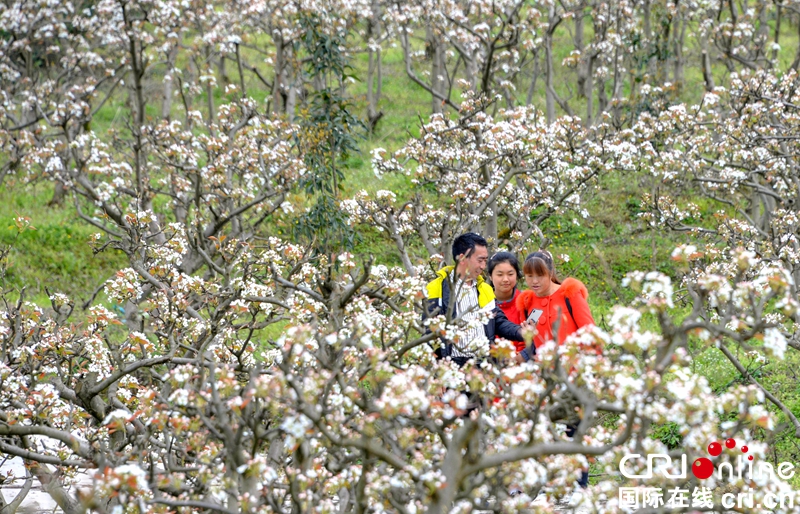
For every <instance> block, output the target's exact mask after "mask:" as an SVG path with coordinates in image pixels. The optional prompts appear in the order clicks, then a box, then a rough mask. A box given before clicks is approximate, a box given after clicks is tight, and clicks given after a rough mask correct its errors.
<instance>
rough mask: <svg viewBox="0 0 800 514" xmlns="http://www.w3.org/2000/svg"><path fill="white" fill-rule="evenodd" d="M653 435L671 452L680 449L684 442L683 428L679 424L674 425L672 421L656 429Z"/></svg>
mask: <svg viewBox="0 0 800 514" xmlns="http://www.w3.org/2000/svg"><path fill="white" fill-rule="evenodd" d="M652 433H653V437H654V438H655V439H658V440H659V441H661V442H662V443H664V445H666V447H667V448H669V449H670V450H675V449H677V448H680V446H681V443H682V442H683V436H682V435H681V428H680V427H679V426H678V424H677V423H673V422H671V421H670V422H669V423H665V424H663V425H659V426H657V427H655V428H654V429H653V432H652Z"/></svg>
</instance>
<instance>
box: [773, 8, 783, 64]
mask: <svg viewBox="0 0 800 514" xmlns="http://www.w3.org/2000/svg"><path fill="white" fill-rule="evenodd" d="M782 14H783V10H782V9H781V4H778V12H777V13H776V14H775V48H773V49H772V61H773V63H774V64H775V65H776V66H777V64H778V48H777V46H778V45H780V43H781V41H780V40H781V19H782V18H783V16H782Z"/></svg>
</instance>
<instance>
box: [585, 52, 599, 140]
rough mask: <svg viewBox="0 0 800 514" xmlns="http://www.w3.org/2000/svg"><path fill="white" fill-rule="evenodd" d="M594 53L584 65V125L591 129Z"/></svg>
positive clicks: (592, 117)
mask: <svg viewBox="0 0 800 514" xmlns="http://www.w3.org/2000/svg"><path fill="white" fill-rule="evenodd" d="M595 59H597V57H596V55H595V54H594V52H592V55H591V56H590V57H589V59H587V63H586V121H585V123H584V125H586V126H587V127H591V126H592V123H593V119H594V61H595Z"/></svg>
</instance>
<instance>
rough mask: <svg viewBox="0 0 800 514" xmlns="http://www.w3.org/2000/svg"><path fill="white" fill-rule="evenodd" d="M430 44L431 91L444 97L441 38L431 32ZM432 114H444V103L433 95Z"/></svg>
mask: <svg viewBox="0 0 800 514" xmlns="http://www.w3.org/2000/svg"><path fill="white" fill-rule="evenodd" d="M428 44H429V46H430V52H431V90H432V91H434V92H435V93H439V94H440V95H442V96H444V93H443V88H442V82H443V81H442V73H443V70H442V61H443V55H442V54H443V53H444V52H443V49H442V44H441V42H440V41H439V37H438V36H436V35H435V34H434V33H433V31H429V39H428ZM431 112H432V113H433V114H437V113H440V112H442V101H441V100H439V99H438V98H437V97H436V95H432V99H431Z"/></svg>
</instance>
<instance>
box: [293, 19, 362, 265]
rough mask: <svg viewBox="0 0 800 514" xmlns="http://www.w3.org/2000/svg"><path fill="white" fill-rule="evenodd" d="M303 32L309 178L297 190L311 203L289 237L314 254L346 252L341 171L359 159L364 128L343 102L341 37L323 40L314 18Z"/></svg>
mask: <svg viewBox="0 0 800 514" xmlns="http://www.w3.org/2000/svg"><path fill="white" fill-rule="evenodd" d="M301 24H302V26H303V28H304V29H305V31H304V33H305V36H304V38H303V49H304V50H305V51H306V52H307V53H308V61H307V65H306V72H307V73H308V75H309V77H310V79H311V82H312V84H314V85H315V86H316V89H315V91H314V92H312V94H311V100H310V102H309V103H308V108H307V110H306V111H305V112H304V113H303V115H302V121H301V134H302V135H301V141H299V143H300V144H301V145H302V147H303V156H304V159H305V162H306V165H307V166H308V169H309V173H308V175H307V176H306V178H305V179H304V180H303V182H302V185H303V187H304V188H305V191H306V193H308V194H309V196H314V195H316V203H315V204H314V205H313V206H312V207H311V209H309V210H308V211H307V212H306V213H305V215H303V216H302V217H300V218H299V219H298V220H297V223H296V225H295V234H296V236H298V237H299V238H301V239H305V240H306V241H307V242H309V243H311V244H313V245H314V247H315V249H316V250H317V251H318V252H320V253H330V252H333V251H336V250H341V249H348V248H352V247H353V245H354V243H355V233H354V232H353V230H352V228H350V226H349V225H348V224H347V215H346V214H345V213H343V212H342V211H341V209H340V208H339V205H338V199H339V195H340V192H341V191H343V190H344V186H343V185H342V183H343V182H344V178H345V175H344V167H345V166H346V165H347V159H348V158H349V157H350V155H351V154H357V153H359V147H358V139H359V138H360V137H363V136H362V134H363V133H364V132H365V130H366V127H365V125H364V123H363V122H362V121H361V120H360V119H358V117H356V116H355V115H354V114H353V112H352V102H351V101H350V100H349V99H348V98H347V97H346V96H345V94H344V92H345V85H346V83H347V81H348V79H351V78H354V76H353V75H352V74H351V73H350V71H351V67H350V65H349V64H348V56H347V54H346V52H345V51H344V49H345V44H346V35H345V34H343V33H341V32H334V33H333V34H328V33H326V32H324V31H322V30H321V28H322V27H323V26H324V25H323V24H322V23H319V22H318V20H317V19H316V17H315V16H314V15H309V16H307V17H304V18H303V19H302V20H301Z"/></svg>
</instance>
